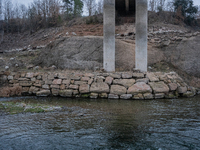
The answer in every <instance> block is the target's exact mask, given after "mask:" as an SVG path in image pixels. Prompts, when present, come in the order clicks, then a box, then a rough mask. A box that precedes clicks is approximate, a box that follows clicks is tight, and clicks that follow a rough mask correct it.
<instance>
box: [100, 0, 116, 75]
mask: <svg viewBox="0 0 200 150" xmlns="http://www.w3.org/2000/svg"><path fill="white" fill-rule="evenodd" d="M103 22H104V28H103V34H104V42H103V67H104V70H105V71H107V72H113V71H115V0H104V17H103Z"/></svg>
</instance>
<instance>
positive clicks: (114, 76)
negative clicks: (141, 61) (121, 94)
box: [110, 73, 122, 79]
mask: <svg viewBox="0 0 200 150" xmlns="http://www.w3.org/2000/svg"><path fill="white" fill-rule="evenodd" d="M110 77H112V78H114V79H120V78H121V77H122V75H121V73H111V74H110Z"/></svg>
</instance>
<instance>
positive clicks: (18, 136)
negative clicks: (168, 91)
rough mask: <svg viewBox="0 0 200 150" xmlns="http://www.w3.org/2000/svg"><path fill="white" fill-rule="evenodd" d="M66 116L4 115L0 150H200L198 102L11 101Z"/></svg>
mask: <svg viewBox="0 0 200 150" xmlns="http://www.w3.org/2000/svg"><path fill="white" fill-rule="evenodd" d="M7 100H10V101H24V102H26V103H27V102H34V103H42V104H43V103H45V104H49V105H54V106H62V107H63V110H62V111H55V112H46V113H25V114H16V115H2V116H0V149H2V150H11V149H13V150H15V149H20V150H23V149H24V150H28V149H31V150H37V149H38V150H39V149H41V150H42V149H48V150H51V149H52V150H54V149H68V150H78V149H80V150H84V149H86V150H90V149H102V150H104V149H113V150H114V149H120V150H121V149H124V150H127V149H130V150H132V149H136V150H137V149H138V150H140V149H141V150H143V149H144V150H165V149H166V150H168V149H181V150H198V149H200V140H199V139H200V97H199V96H197V97H195V98H191V99H170V100H169V99H163V100H138V101H135V100H105V99H104V100H103V99H101V100H89V99H66V98H35V97H30V98H26V99H25V98H11V99H0V102H2V101H7Z"/></svg>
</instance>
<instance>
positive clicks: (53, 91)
mask: <svg viewBox="0 0 200 150" xmlns="http://www.w3.org/2000/svg"><path fill="white" fill-rule="evenodd" d="M59 91H60V90H59V89H51V92H52V95H53V96H58V95H59Z"/></svg>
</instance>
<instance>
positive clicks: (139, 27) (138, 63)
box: [135, 0, 148, 71]
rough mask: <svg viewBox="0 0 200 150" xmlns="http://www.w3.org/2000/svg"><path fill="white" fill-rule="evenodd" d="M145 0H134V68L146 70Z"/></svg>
mask: <svg viewBox="0 0 200 150" xmlns="http://www.w3.org/2000/svg"><path fill="white" fill-rule="evenodd" d="M147 18H148V16H147V0H136V38H135V39H136V41H135V42H136V47H135V68H137V69H139V70H141V71H147V63H148V62H147Z"/></svg>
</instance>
